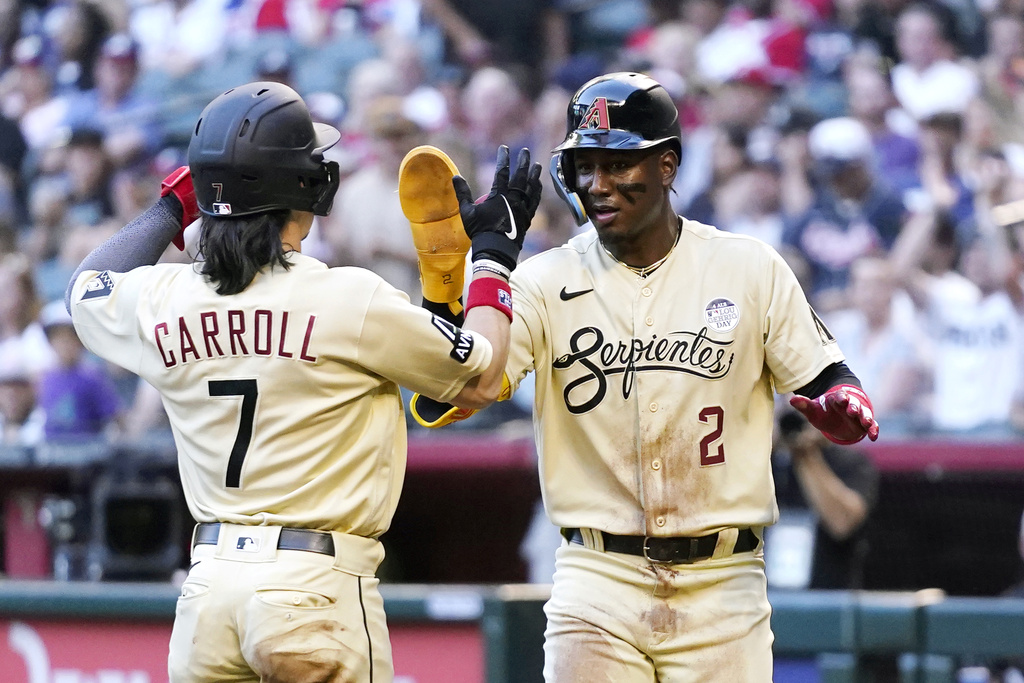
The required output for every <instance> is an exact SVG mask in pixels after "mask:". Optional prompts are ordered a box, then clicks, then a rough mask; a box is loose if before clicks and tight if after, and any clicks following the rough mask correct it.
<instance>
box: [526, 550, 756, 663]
mask: <svg viewBox="0 0 1024 683" xmlns="http://www.w3.org/2000/svg"><path fill="white" fill-rule="evenodd" d="M544 612H545V614H546V615H547V629H546V630H545V633H544V680H545V682H546V683H770V681H771V680H772V642H773V641H774V636H773V634H772V631H771V624H770V616H771V607H770V605H769V604H768V595H767V581H766V579H765V573H764V560H763V559H762V556H761V554H760V553H753V552H747V553H739V554H737V555H733V556H729V557H722V558H718V559H709V560H704V561H701V562H696V563H694V564H688V565H678V564H677V565H669V564H652V563H650V562H648V561H647V560H645V559H644V558H642V557H635V556H632V555H624V554H619V553H610V552H602V551H598V550H593V549H588V548H585V547H583V546H581V545H576V544H563V545H562V547H561V548H559V549H558V550H557V552H556V559H555V576H554V586H553V587H552V592H551V599H550V600H549V601H548V603H547V604H546V605H545V606H544Z"/></svg>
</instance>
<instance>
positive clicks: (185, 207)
mask: <svg viewBox="0 0 1024 683" xmlns="http://www.w3.org/2000/svg"><path fill="white" fill-rule="evenodd" d="M169 194H173V195H174V196H175V197H177V199H178V202H179V203H180V204H181V231H180V232H178V234H177V235H175V236H174V239H173V240H171V241H172V242H173V243H174V246H176V247H177V248H178V251H185V228H187V227H188V226H190V225H192V223H194V222H195V221H196V220H197V219H198V218H199V203H198V202H197V201H196V191H195V188H193V187H192V174H191V173H190V172H189V170H188V166H179V167H178V169H177V170H175V171H174V172H172V173H171V174H170V175H169V176H167V177H166V178H164V179H163V181H162V182H161V183H160V196H161V197H166V196H167V195H169Z"/></svg>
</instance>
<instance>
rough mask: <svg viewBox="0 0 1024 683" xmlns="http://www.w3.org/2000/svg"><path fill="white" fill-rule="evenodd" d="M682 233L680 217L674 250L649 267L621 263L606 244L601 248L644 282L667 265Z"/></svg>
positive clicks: (673, 245) (670, 250)
mask: <svg viewBox="0 0 1024 683" xmlns="http://www.w3.org/2000/svg"><path fill="white" fill-rule="evenodd" d="M682 232H683V219H682V218H681V217H680V218H679V228H678V229H677V230H676V241H675V242H673V243H672V248H671V249H669V250H668V253H667V254H665V255H664V256H662V257H661V258H660V259H658V260H657V261H655V262H654V263H652V264H650V265H649V266H631V265H629V264H628V263H624V262H622V261H619V259H617V258H615V255H614V254H612V252H610V251H608V248H607V247H605V246H604V244H602V245H601V248H602V249H604V252H605V253H606V254H608V255H609V256H611V257H612V259H613V260H614V261H616V262H618V263H621V264H622V265H624V266H625V267H627V268H629V269H630V270H631V271H633V272H634V273H636V276H637V277H638V278H640V279H641V280H642V279H644V278H646V277H647V276H648V275H650V274H651V273H653V272H654V271H656V270H657V269H658V268H659V267H660V266H661V264H663V263H665V261H667V260H668V257H669V256H671V255H672V251H673V250H674V249H675V248H676V245H677V244H679V235H681V234H682Z"/></svg>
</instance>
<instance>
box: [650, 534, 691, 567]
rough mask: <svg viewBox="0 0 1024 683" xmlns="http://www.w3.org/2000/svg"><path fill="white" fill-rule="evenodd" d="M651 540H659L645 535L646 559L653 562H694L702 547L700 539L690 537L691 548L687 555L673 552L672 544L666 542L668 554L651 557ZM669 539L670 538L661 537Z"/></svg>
mask: <svg viewBox="0 0 1024 683" xmlns="http://www.w3.org/2000/svg"><path fill="white" fill-rule="evenodd" d="M651 540H658V538H657V537H651V536H644V559H645V560H647V561H648V562H650V563H652V564H693V563H694V562H696V561H697V557H698V553H699V551H700V547H699V545H698V541H699V540H700V539H697V538H690V539H687V540H689V542H690V543H689V546H690V547H689V548H688V549H687V553H686V556H685V557H682V556H680V555H677V554H675V553H673V552H672V548H671V544H669V543H666V544H665V546H664V547H665V548H667V549H668V554H667V555H665V556H663V557H651ZM661 540H665V541H668V540H669V539H661Z"/></svg>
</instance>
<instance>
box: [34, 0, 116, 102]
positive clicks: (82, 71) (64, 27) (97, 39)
mask: <svg viewBox="0 0 1024 683" xmlns="http://www.w3.org/2000/svg"><path fill="white" fill-rule="evenodd" d="M42 28H43V31H44V34H45V35H46V37H47V38H48V40H49V41H50V42H51V44H52V45H53V46H54V48H55V52H56V61H57V65H56V67H55V70H54V81H55V84H56V86H55V87H56V90H57V92H58V93H74V92H84V91H86V90H89V89H91V88H92V87H93V86H94V85H95V83H94V81H93V76H94V73H95V71H94V68H95V65H96V60H97V59H98V58H99V53H100V49H101V47H102V46H103V41H104V40H106V38H107V36H108V35H109V34H110V30H111V22H110V17H109V16H108V15H107V14H106V12H105V11H104V10H103V8H102V6H101V4H100V3H96V2H90V1H89V0H72V1H71V2H61V3H53V4H51V5H50V6H49V7H48V9H47V10H46V13H45V15H44V16H43V19H42Z"/></svg>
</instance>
